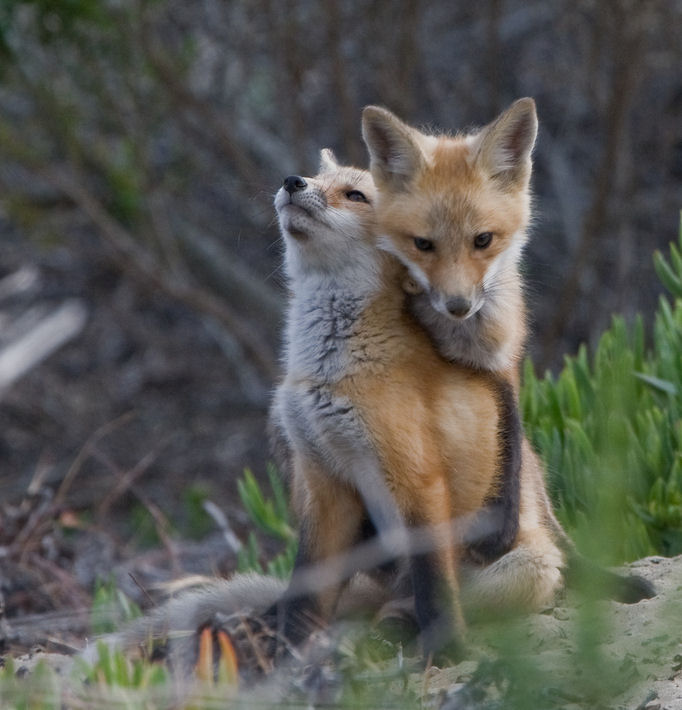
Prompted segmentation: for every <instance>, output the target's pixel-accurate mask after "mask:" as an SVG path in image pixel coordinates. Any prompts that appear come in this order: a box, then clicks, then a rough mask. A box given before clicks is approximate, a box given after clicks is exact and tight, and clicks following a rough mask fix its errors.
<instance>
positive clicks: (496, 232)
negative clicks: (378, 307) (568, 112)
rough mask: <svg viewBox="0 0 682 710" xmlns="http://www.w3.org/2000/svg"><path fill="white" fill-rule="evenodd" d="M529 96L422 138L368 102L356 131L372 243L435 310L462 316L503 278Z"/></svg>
mask: <svg viewBox="0 0 682 710" xmlns="http://www.w3.org/2000/svg"><path fill="white" fill-rule="evenodd" d="M536 133H537V118H536V115H535V104H534V102H533V101H532V100H531V99H521V100H520V101H517V102H516V103H515V104H513V105H512V107H511V108H510V109H508V111H506V112H505V113H503V114H502V115H501V116H500V117H499V118H498V119H497V120H496V121H494V122H493V123H491V124H490V125H488V126H486V127H485V128H483V129H482V130H481V131H479V132H478V133H475V134H472V135H464V136H458V137H454V138H450V137H436V136H427V135H424V134H423V133H420V132H419V131H417V130H415V129H413V128H411V127H410V126H407V125H406V124H404V123H403V122H402V121H400V120H399V119H398V118H397V117H396V116H394V115H393V114H391V113H390V112H388V111H386V110H384V109H381V108H377V107H372V106H369V107H367V108H366V109H365V110H364V113H363V137H364V139H365V143H366V144H367V147H368V149H369V153H370V161H371V162H370V166H371V172H372V175H373V178H374V181H375V183H376V185H377V188H378V191H379V197H378V200H377V205H376V211H377V219H378V223H379V225H380V231H379V235H380V236H379V241H378V244H379V246H380V248H382V249H384V250H385V251H388V252H390V253H391V254H393V255H394V256H396V257H397V258H398V259H399V260H400V261H401V262H402V263H403V264H404V265H405V266H406V267H407V269H408V272H409V274H410V277H411V279H412V282H413V283H412V284H411V286H410V284H408V290H412V291H413V292H414V293H417V292H419V291H423V292H424V293H425V294H427V295H428V298H429V300H430V303H431V306H432V308H433V309H434V310H436V311H437V312H438V313H441V314H444V315H446V316H448V317H450V318H453V319H456V320H464V319H468V318H470V317H471V316H473V315H475V314H476V313H478V312H479V311H480V310H481V309H482V308H484V307H485V306H486V303H488V302H489V301H490V300H491V299H492V298H494V295H495V293H496V291H497V290H498V289H500V288H501V287H503V286H504V282H505V279H507V278H512V277H513V274H514V273H515V271H516V268H517V264H518V261H519V258H520V255H521V251H522V248H523V246H524V244H525V241H526V237H525V230H526V227H527V225H528V221H529V216H530V195H529V189H528V186H529V181H530V172H531V162H530V154H531V151H532V148H533V144H534V142H535V136H536Z"/></svg>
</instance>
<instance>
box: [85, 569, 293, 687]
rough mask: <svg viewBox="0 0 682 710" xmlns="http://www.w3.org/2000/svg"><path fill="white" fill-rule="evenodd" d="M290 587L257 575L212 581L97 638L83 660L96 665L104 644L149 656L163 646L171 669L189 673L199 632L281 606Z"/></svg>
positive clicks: (273, 578) (192, 664)
mask: <svg viewBox="0 0 682 710" xmlns="http://www.w3.org/2000/svg"><path fill="white" fill-rule="evenodd" d="M286 586H287V583H286V581H285V580H282V579H278V578H276V577H269V576H265V575H261V574H256V573H246V574H237V575H235V576H234V577H232V578H231V579H229V580H227V579H216V580H213V581H211V582H208V583H207V584H205V585H203V586H201V587H199V588H196V589H191V590H187V591H185V592H183V593H181V594H179V595H178V596H177V597H175V598H173V599H170V600H169V601H167V602H166V603H165V604H163V605H162V606H160V607H158V608H157V609H154V610H153V611H151V612H150V613H149V614H147V615H146V616H144V617H142V618H140V619H136V620H135V621H134V622H132V623H130V624H129V625H128V626H127V627H125V628H123V629H121V631H119V632H117V633H114V634H108V635H107V636H104V637H102V638H99V639H95V641H94V642H93V643H91V644H90V645H89V646H88V648H87V649H86V650H85V651H84V653H83V656H84V658H85V660H86V661H89V662H91V663H92V662H94V661H95V660H96V659H97V655H98V651H97V647H98V645H99V644H100V643H105V644H106V645H107V646H109V647H110V648H112V649H117V650H122V651H125V652H132V651H137V650H139V651H142V652H143V653H147V654H151V652H152V649H153V648H156V647H158V646H159V645H162V646H163V647H164V650H165V652H166V654H167V656H168V658H169V660H170V663H171V665H172V667H173V668H174V669H175V670H177V671H179V672H180V673H181V674H184V675H187V674H188V673H189V672H191V670H192V668H193V667H194V664H195V662H196V655H197V648H196V647H197V631H198V630H199V629H201V628H202V627H204V626H207V625H213V624H219V623H224V622H226V621H229V620H230V617H233V618H238V617H241V616H246V617H258V616H259V615H260V614H263V613H264V612H265V611H266V610H267V609H269V608H270V607H271V606H272V605H273V604H275V603H276V602H277V600H278V599H279V598H280V597H281V596H282V595H283V594H284V591H285V590H286Z"/></svg>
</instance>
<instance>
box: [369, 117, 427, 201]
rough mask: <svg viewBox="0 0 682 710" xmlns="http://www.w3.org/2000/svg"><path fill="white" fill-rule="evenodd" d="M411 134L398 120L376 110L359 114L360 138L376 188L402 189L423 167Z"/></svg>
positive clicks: (418, 148)
mask: <svg viewBox="0 0 682 710" xmlns="http://www.w3.org/2000/svg"><path fill="white" fill-rule="evenodd" d="M413 133H414V131H413V129H412V128H410V127H409V126H408V125H407V124H405V123H403V122H402V121H401V120H400V119H399V118H398V117H397V116H395V115H394V114H392V113H391V112H390V111H387V110H386V109H383V108H379V107H378V106H366V107H365V109H364V110H363V112H362V138H363V140H364V141H365V145H366V146H367V150H368V151H369V158H370V166H369V167H370V171H371V173H372V177H373V178H374V181H375V182H376V183H377V185H378V186H382V185H385V186H389V187H392V188H394V189H399V190H401V189H404V188H405V187H406V185H407V184H408V183H409V182H410V181H411V180H412V178H413V177H414V176H415V174H416V173H417V171H418V170H419V169H420V168H421V167H422V165H423V163H424V157H423V155H422V152H421V149H420V147H419V145H418V144H417V141H416V140H415V138H414V135H413Z"/></svg>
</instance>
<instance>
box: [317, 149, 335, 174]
mask: <svg viewBox="0 0 682 710" xmlns="http://www.w3.org/2000/svg"><path fill="white" fill-rule="evenodd" d="M338 167H339V161H338V160H337V159H336V156H335V155H334V151H333V150H332V149H331V148H322V150H321V151H320V172H321V173H327V172H331V171H332V170H336V169H337V168H338Z"/></svg>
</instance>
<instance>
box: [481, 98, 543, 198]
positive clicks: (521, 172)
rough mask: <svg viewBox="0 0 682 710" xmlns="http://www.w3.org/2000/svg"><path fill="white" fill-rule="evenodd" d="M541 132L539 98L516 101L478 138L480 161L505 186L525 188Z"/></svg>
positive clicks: (483, 130) (482, 131) (484, 129)
mask: <svg viewBox="0 0 682 710" xmlns="http://www.w3.org/2000/svg"><path fill="white" fill-rule="evenodd" d="M537 132H538V118H537V114H536V112H535V101H533V99H530V98H525V99H519V100H518V101H515V102H514V103H513V104H512V105H511V106H510V107H509V108H508V109H507V110H506V111H505V112H504V113H502V114H501V115H500V116H498V117H497V118H496V119H495V120H494V121H493V122H492V123H490V124H488V125H487V126H486V127H485V128H483V129H482V130H481V132H480V133H479V134H478V136H477V137H476V144H477V150H476V153H475V156H476V161H477V162H478V164H479V165H481V166H482V167H483V169H484V170H486V172H487V173H488V174H489V175H490V176H491V177H494V178H495V179H497V180H499V181H501V182H502V183H503V185H504V187H508V188H515V189H518V188H525V187H526V186H527V184H528V180H529V179H530V172H531V158H530V156H531V153H532V151H533V146H534V145H535V137H536V136H537Z"/></svg>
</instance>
